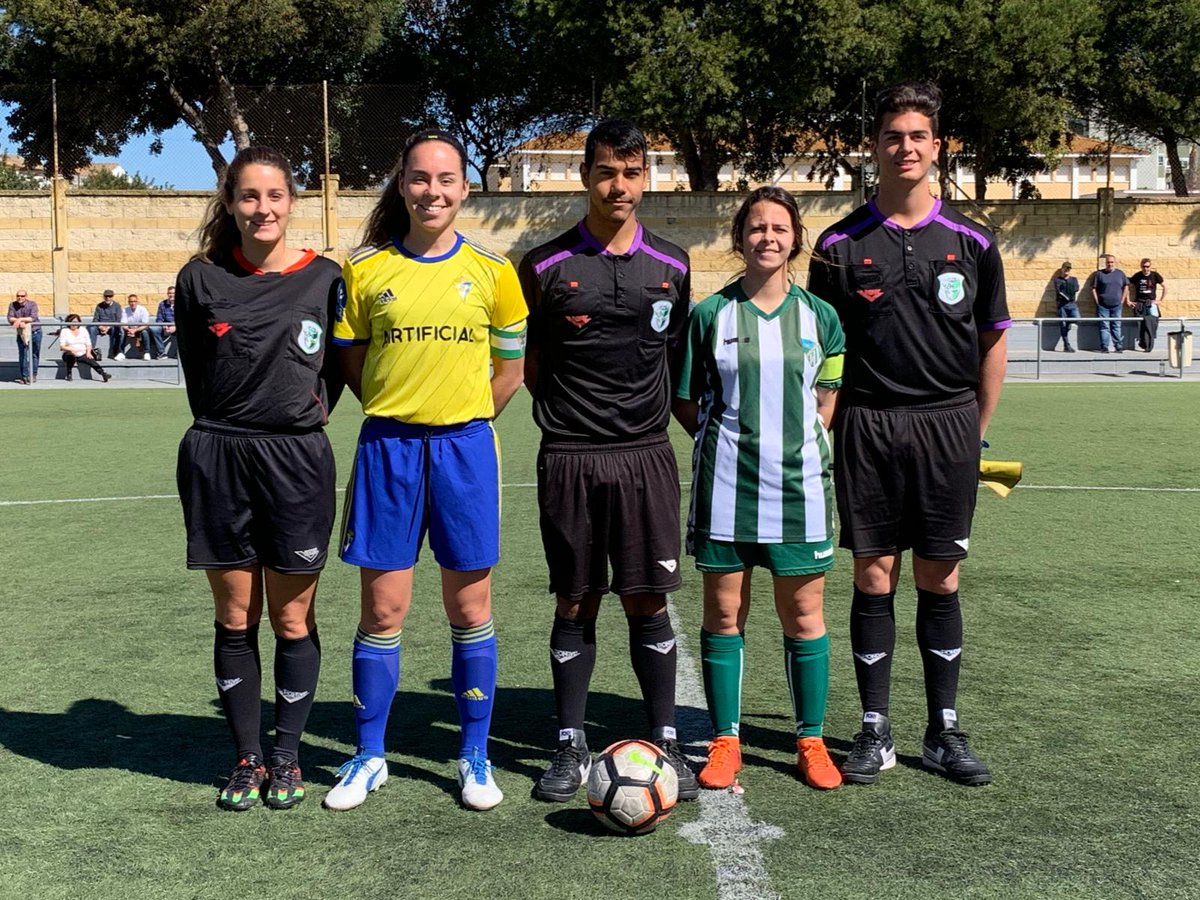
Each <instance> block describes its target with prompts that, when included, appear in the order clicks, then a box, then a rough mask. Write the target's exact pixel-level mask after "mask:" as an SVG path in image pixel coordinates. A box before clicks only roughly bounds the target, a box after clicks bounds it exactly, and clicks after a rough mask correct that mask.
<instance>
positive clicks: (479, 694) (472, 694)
mask: <svg viewBox="0 0 1200 900" xmlns="http://www.w3.org/2000/svg"><path fill="white" fill-rule="evenodd" d="M459 696H460V697H462V698H463V699H464V700H486V699H487V698H488V695H487V694H485V693H484V692H483V691H481V690H480V689H479V688H467V689H466V690H465V691H463V692H462V693H461V694H459Z"/></svg>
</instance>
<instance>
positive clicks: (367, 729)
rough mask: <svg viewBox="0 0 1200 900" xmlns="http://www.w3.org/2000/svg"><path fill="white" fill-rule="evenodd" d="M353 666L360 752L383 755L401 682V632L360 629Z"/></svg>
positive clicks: (355, 638)
mask: <svg viewBox="0 0 1200 900" xmlns="http://www.w3.org/2000/svg"><path fill="white" fill-rule="evenodd" d="M350 670H351V681H352V684H353V685H354V721H355V724H356V725H357V726H358V752H359V753H360V754H363V755H365V756H383V736H384V732H386V731H387V721H388V713H389V712H390V711H391V708H392V698H393V697H395V696H396V688H398V687H399V686H400V632H399V631H397V632H396V633H395V634H368V633H367V632H365V631H363V630H362V629H361V628H360V629H358V632H357V634H355V636H354V657H353V659H352V661H351V664H350Z"/></svg>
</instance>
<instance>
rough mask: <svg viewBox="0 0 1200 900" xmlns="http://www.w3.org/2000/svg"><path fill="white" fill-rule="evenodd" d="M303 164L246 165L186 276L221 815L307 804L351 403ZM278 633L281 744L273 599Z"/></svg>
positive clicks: (336, 271) (193, 472)
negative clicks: (264, 737)
mask: <svg viewBox="0 0 1200 900" xmlns="http://www.w3.org/2000/svg"><path fill="white" fill-rule="evenodd" d="M295 199H296V185H295V182H294V181H293V178H292V167H291V164H290V163H289V162H288V161H287V159H286V158H284V156H283V155H282V154H280V153H279V152H278V151H275V150H272V149H270V148H269V147H247V148H246V149H244V150H241V151H239V152H238V154H237V155H236V156H235V157H234V159H233V162H232V163H230V166H229V168H228V170H226V172H225V175H224V177H223V178H222V179H221V185H220V187H219V189H218V191H217V194H216V196H215V197H213V199H212V202H211V203H210V205H209V209H208V213H207V216H206V219H205V222H204V224H203V226H202V227H201V231H200V252H199V253H197V254H196V256H195V257H193V259H192V260H191V261H190V262H189V263H188V264H187V265H186V266H184V268H183V270H182V271H181V272H180V273H179V277H178V281H177V291H176V301H175V302H176V321H177V326H178V328H177V333H178V335H179V338H178V340H179V360H180V363H181V364H182V366H183V370H184V374H185V376H186V379H187V394H188V402H189V403H190V404H191V408H192V415H193V416H194V417H195V422H194V424H193V425H192V427H191V428H190V429H188V431H187V433H186V434H185V435H184V436H183V441H182V442H181V443H180V445H179V467H178V472H177V478H178V483H179V497H180V499H181V500H182V501H183V515H184V522H185V524H186V526H187V565H188V568H189V569H203V570H204V571H205V572H206V574H207V575H208V582H209V586H210V587H211V588H212V593H213V600H214V603H215V606H216V623H215V624H216V640H215V644H214V648H213V658H214V659H213V662H214V668H215V670H216V679H217V689H218V694H219V696H220V698H221V707H222V709H223V710H224V712H225V718H226V720H227V721H228V722H229V727H230V730H231V731H232V732H233V740H234V744H235V745H236V748H237V765H236V766H235V768H234V770H233V773H232V775H231V776H230V778H229V783H228V784H226V785H225V787H224V788H223V789H222V790H221V793H220V794H219V795H218V798H217V805H218V806H220V807H221V808H223V809H230V810H246V809H250V808H251V807H253V806H255V805H256V804H257V803H258V801H259V799H260V797H261V798H263V800H264V802H265V803H266V804H267V805H268V806H271V807H274V808H276V809H287V808H290V807H292V806H295V805H296V804H298V803H299V802H300V801H301V800H303V799H304V781H303V778H302V777H301V773H300V767H299V765H298V762H297V751H298V750H299V746H300V735H301V734H302V732H303V731H304V725H305V722H306V720H307V719H308V713H309V710H310V709H311V708H312V702H313V695H314V694H315V693H316V689H317V674H318V672H319V670H320V662H321V651H320V643H319V641H318V639H317V629H316V621H315V617H314V613H313V601H314V598H315V595H316V589H317V578H318V576H319V575H320V572H321V569H322V568H323V567H324V565H325V556H326V551H327V548H328V546H329V536H330V532H331V531H332V528H333V518H334V480H335V473H334V461H333V452H332V449H331V448H330V445H329V440H328V438H326V436H325V432H324V430H323V427H324V425H325V423H326V421H327V420H328V416H329V410H330V409H331V408H332V407H333V404H334V403H335V402H336V400H337V396H338V394H339V393H340V392H341V380H340V376H338V375H337V372H338V366H337V360H336V358H335V355H334V354H330V353H327V352H326V345H327V338H328V336H329V335H330V334H331V333H332V325H333V317H334V304H335V302H336V296H337V285H338V282H339V279H340V275H341V269H340V267H339V266H338V265H337V264H336V263H334V262H333V261H331V260H328V259H324V258H323V257H320V256H318V255H317V254H316V253H315V252H314V251H312V250H299V249H295V248H292V247H289V246H288V243H287V226H288V217H289V215H290V214H291V211H292V207H293V204H294V203H295ZM264 597H265V599H266V608H267V614H268V616H269V618H270V622H271V628H272V630H273V631H274V632H275V746H274V749H273V750H272V752H271V756H270V759H269V760H268V759H264V756H263V751H262V743H261V739H260V735H259V732H260V725H261V723H260V694H261V683H262V665H261V662H260V658H259V650H258V624H259V620H260V619H261V618H262V611H263V600H264Z"/></svg>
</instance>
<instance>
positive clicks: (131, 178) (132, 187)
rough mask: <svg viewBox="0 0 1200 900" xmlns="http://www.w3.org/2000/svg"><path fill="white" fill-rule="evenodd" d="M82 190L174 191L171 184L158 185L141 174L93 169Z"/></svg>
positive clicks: (84, 181) (82, 185)
mask: <svg viewBox="0 0 1200 900" xmlns="http://www.w3.org/2000/svg"><path fill="white" fill-rule="evenodd" d="M79 186H80V187H81V188H86V189H87V190H89V191H155V190H166V191H169V190H172V186H171V185H169V184H165V185H157V184H155V183H154V179H153V178H143V177H142V176H141V175H140V174H139V173H137V172H134V173H133V174H132V175H129V174H127V173H125V172H121V173H120V174H118V173H116V172H114V171H113V170H112V169H93V170H92V171H91V172H90V173H88V175H87V176H86V177H85V178H84V179H83V181H82V182H80V184H79Z"/></svg>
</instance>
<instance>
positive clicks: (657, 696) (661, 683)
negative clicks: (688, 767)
mask: <svg viewBox="0 0 1200 900" xmlns="http://www.w3.org/2000/svg"><path fill="white" fill-rule="evenodd" d="M627 618H628V620H629V661H630V662H631V663H633V671H634V674H636V675H637V680H638V684H639V685H641V688H642V701H643V703H644V704H645V706H646V718H647V719H648V720H649V722H650V731H651V734H656V733H658V731H659V729H663V728H668V729H671V732H670V733H669V734H668V735H667V736H668V737H671V736H673V735H674V729H675V661H676V657H677V655H678V651H677V650H676V647H675V629H674V628H672V627H671V618H670V616H668V615H667V614H666V613H665V612H662V613H659V614H658V615H656V616H628V617H627Z"/></svg>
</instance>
